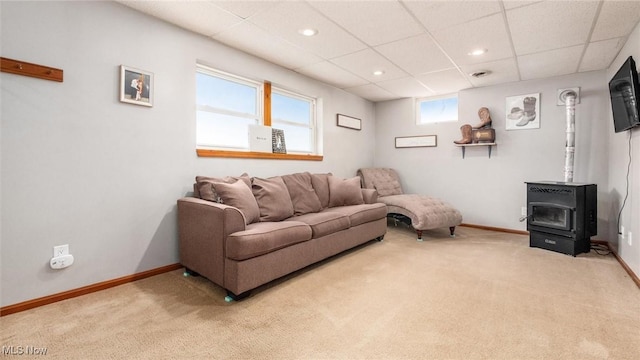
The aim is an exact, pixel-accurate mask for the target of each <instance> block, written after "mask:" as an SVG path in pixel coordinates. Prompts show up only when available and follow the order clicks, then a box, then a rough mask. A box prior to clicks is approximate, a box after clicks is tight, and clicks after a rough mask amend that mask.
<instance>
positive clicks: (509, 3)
mask: <svg viewBox="0 0 640 360" xmlns="http://www.w3.org/2000/svg"><path fill="white" fill-rule="evenodd" d="M537 2H540V1H524V0H504V1H503V2H502V4H503V5H504V8H505V9H507V10H509V9H515V8H519V7H523V6H527V5H531V4H535V3H537Z"/></svg>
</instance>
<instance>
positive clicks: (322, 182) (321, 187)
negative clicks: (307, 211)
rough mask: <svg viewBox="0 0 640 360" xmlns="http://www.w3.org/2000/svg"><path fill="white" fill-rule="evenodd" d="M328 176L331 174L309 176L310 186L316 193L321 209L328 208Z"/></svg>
mask: <svg viewBox="0 0 640 360" xmlns="http://www.w3.org/2000/svg"><path fill="white" fill-rule="evenodd" d="M329 176H331V173H327V174H311V185H313V190H315V191H316V195H318V199H319V200H320V205H322V208H323V209H324V208H328V207H329Z"/></svg>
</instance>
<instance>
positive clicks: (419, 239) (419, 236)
mask: <svg viewBox="0 0 640 360" xmlns="http://www.w3.org/2000/svg"><path fill="white" fill-rule="evenodd" d="M416 232H417V233H418V241H422V230H416Z"/></svg>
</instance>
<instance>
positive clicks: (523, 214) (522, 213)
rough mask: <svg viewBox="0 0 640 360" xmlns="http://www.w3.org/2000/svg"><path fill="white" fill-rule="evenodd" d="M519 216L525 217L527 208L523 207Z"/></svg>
mask: <svg viewBox="0 0 640 360" xmlns="http://www.w3.org/2000/svg"><path fill="white" fill-rule="evenodd" d="M520 215H522V216H527V207H526V206H523V207H521V208H520Z"/></svg>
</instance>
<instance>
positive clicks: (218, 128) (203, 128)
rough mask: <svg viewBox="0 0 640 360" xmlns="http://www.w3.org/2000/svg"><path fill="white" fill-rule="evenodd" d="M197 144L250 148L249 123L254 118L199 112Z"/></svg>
mask: <svg viewBox="0 0 640 360" xmlns="http://www.w3.org/2000/svg"><path fill="white" fill-rule="evenodd" d="M196 117H197V123H196V126H197V128H196V144H197V145H201V146H215V147H224V148H235V149H248V148H249V135H248V134H249V124H256V121H255V120H253V119H247V118H240V117H235V116H229V115H222V114H216V113H210V112H206V111H198V112H197V116H196Z"/></svg>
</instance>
